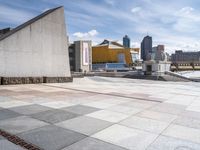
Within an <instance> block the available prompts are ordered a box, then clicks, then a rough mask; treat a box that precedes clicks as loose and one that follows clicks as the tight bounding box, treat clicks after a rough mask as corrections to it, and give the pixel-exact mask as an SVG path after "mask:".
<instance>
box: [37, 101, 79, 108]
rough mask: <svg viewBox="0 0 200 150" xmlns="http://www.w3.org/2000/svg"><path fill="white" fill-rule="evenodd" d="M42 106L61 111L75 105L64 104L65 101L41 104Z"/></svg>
mask: <svg viewBox="0 0 200 150" xmlns="http://www.w3.org/2000/svg"><path fill="white" fill-rule="evenodd" d="M40 105H43V106H46V107H51V108H55V109H59V108H64V107H69V106H73V105H75V104H73V103H69V102H64V101H55V102H47V103H41V104H40Z"/></svg>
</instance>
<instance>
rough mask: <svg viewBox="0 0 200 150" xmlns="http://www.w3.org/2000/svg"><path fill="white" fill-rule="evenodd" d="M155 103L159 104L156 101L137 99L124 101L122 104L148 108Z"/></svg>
mask: <svg viewBox="0 0 200 150" xmlns="http://www.w3.org/2000/svg"><path fill="white" fill-rule="evenodd" d="M155 104H157V103H155V102H148V101H147V102H146V101H138V100H135V101H131V102H127V103H123V104H122V105H123V106H129V107H135V108H143V109H146V108H149V107H152V106H153V105H155Z"/></svg>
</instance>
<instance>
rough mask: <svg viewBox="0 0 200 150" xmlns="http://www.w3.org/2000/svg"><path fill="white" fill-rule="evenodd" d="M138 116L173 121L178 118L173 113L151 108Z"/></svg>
mask: <svg viewBox="0 0 200 150" xmlns="http://www.w3.org/2000/svg"><path fill="white" fill-rule="evenodd" d="M137 116H139V117H144V118H150V119H154V120H158V121H163V122H172V121H174V120H175V119H176V118H177V115H172V114H169V113H162V112H157V111H149V110H146V111H143V112H141V113H138V114H137Z"/></svg>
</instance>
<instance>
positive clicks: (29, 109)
mask: <svg viewBox="0 0 200 150" xmlns="http://www.w3.org/2000/svg"><path fill="white" fill-rule="evenodd" d="M50 109H51V108H49V107H45V106H41V105H37V104H33V105H28V106H20V107H13V108H10V110H12V111H15V112H18V113H20V114H24V115H31V114H35V113H39V112H43V111H47V110H50Z"/></svg>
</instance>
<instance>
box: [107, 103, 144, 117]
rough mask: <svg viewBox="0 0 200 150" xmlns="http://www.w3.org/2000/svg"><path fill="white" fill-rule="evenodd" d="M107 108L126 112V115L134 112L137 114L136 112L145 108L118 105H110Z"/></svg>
mask: <svg viewBox="0 0 200 150" xmlns="http://www.w3.org/2000/svg"><path fill="white" fill-rule="evenodd" d="M107 110H110V111H115V112H119V113H123V114H126V115H133V114H136V113H138V112H140V111H142V110H143V109H141V108H133V107H128V106H121V105H116V106H113V107H109V108H108V109H107Z"/></svg>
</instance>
